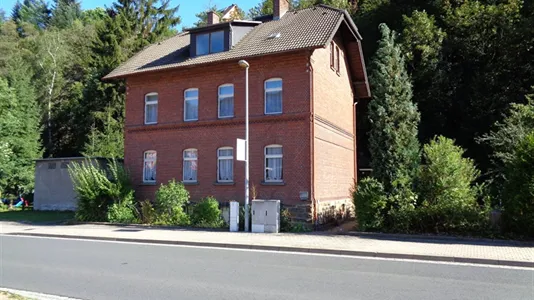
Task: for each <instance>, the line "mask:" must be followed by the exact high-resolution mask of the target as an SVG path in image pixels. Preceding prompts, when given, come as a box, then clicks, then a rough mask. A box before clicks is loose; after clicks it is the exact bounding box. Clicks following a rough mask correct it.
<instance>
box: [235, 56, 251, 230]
mask: <svg viewBox="0 0 534 300" xmlns="http://www.w3.org/2000/svg"><path fill="white" fill-rule="evenodd" d="M238 64H239V66H240V67H242V68H244V69H245V231H246V232H248V231H249V229H250V224H249V218H250V211H249V204H248V200H249V199H248V198H249V156H248V144H249V143H248V68H249V67H250V65H249V63H248V62H247V61H246V60H243V59H242V60H240V61H239V62H238Z"/></svg>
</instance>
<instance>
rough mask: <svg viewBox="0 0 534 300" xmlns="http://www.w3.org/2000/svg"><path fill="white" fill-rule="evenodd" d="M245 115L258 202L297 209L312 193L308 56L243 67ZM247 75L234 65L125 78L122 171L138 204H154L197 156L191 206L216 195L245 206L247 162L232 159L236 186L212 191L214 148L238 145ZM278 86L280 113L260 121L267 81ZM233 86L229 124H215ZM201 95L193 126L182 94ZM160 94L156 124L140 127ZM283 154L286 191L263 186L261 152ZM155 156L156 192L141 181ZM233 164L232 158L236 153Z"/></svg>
mask: <svg viewBox="0 0 534 300" xmlns="http://www.w3.org/2000/svg"><path fill="white" fill-rule="evenodd" d="M248 61H249V63H250V66H251V67H250V70H249V71H250V77H249V97H250V98H249V99H250V100H249V106H250V107H249V110H250V146H249V147H250V181H251V184H254V185H255V186H256V190H257V196H258V198H264V199H265V198H267V199H281V200H282V201H284V203H287V204H297V203H300V202H301V201H302V200H300V199H299V192H300V191H307V192H308V193H309V192H310V184H311V180H310V134H309V133H310V80H309V73H308V71H307V68H308V67H307V64H308V55H306V53H293V54H285V55H277V56H264V57H259V58H254V59H249V60H248ZM244 75H245V72H244V70H243V69H241V68H240V67H239V66H238V65H237V62H228V63H223V64H217V65H213V66H206V67H202V68H189V69H180V70H176V71H168V72H158V73H152V74H145V75H141V76H133V77H130V78H128V81H127V84H128V89H127V100H126V101H127V102H126V130H125V132H126V133H125V164H126V165H127V166H128V167H129V169H130V171H131V173H132V177H133V180H134V183H135V185H136V192H137V195H138V197H139V198H148V199H152V198H153V197H154V192H155V190H156V188H157V186H159V184H160V183H166V182H167V181H168V180H170V179H172V178H176V180H178V181H181V180H182V166H183V160H182V153H183V150H185V149H189V148H195V149H198V184H197V185H188V186H187V189H188V190H189V192H190V193H191V198H192V200H193V201H195V200H199V199H200V198H202V197H205V196H209V195H213V196H215V197H216V198H217V199H218V200H220V201H228V200H239V201H243V199H244V162H240V161H236V160H235V159H234V181H235V183H234V184H233V185H217V184H216V172H217V149H218V148H219V147H225V146H229V147H233V148H234V149H235V146H236V138H244V136H245V130H244V128H245V126H244V118H245V91H244ZM270 78H282V79H283V98H282V99H283V113H282V114H281V115H268V116H266V115H264V92H263V91H264V88H263V87H264V81H265V80H267V79H270ZM228 83H233V84H234V115H235V117H234V118H230V119H218V118H217V109H218V102H217V95H218V94H217V93H218V86H219V85H222V84H228ZM188 88H198V90H199V118H198V121H193V122H184V120H183V110H184V97H183V93H184V91H185V90H186V89H188ZM154 92H155V93H158V98H159V99H158V124H156V125H144V119H143V118H144V96H145V95H146V94H148V93H154ZM271 144H277V145H282V147H283V174H284V181H285V182H284V185H266V184H262V181H263V179H264V147H265V146H267V145H271ZM147 150H155V151H157V180H156V185H144V184H143V181H142V172H143V153H144V151H147ZM234 157H235V153H234Z"/></svg>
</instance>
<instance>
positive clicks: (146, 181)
mask: <svg viewBox="0 0 534 300" xmlns="http://www.w3.org/2000/svg"><path fill="white" fill-rule="evenodd" d="M151 152H154V153H155V154H156V159H149V160H150V161H155V162H156V165H155V168H156V176H158V152H157V151H156V150H147V151H145V152H143V182H144V183H155V182H156V179H154V180H146V179H145V172H146V162H147V158H146V155H147V154H148V153H151Z"/></svg>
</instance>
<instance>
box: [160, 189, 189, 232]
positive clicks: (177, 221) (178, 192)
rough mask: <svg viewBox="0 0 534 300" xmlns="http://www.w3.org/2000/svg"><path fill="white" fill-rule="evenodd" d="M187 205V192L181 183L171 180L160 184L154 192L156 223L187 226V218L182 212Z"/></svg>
mask: <svg viewBox="0 0 534 300" xmlns="http://www.w3.org/2000/svg"><path fill="white" fill-rule="evenodd" d="M188 203H189V192H188V191H187V190H186V189H185V186H184V185H183V183H179V182H176V181H175V180H174V179H173V180H170V181H169V182H168V183H167V184H161V186H160V187H159V189H158V190H157V192H156V201H155V210H156V214H157V221H156V223H157V224H160V225H181V226H185V225H189V224H190V220H189V216H188V215H187V214H186V213H185V211H184V207H185V205H187V204H188Z"/></svg>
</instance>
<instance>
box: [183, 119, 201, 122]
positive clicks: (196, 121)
mask: <svg viewBox="0 0 534 300" xmlns="http://www.w3.org/2000/svg"><path fill="white" fill-rule="evenodd" d="M197 121H198V119H196V120H184V122H197Z"/></svg>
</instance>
